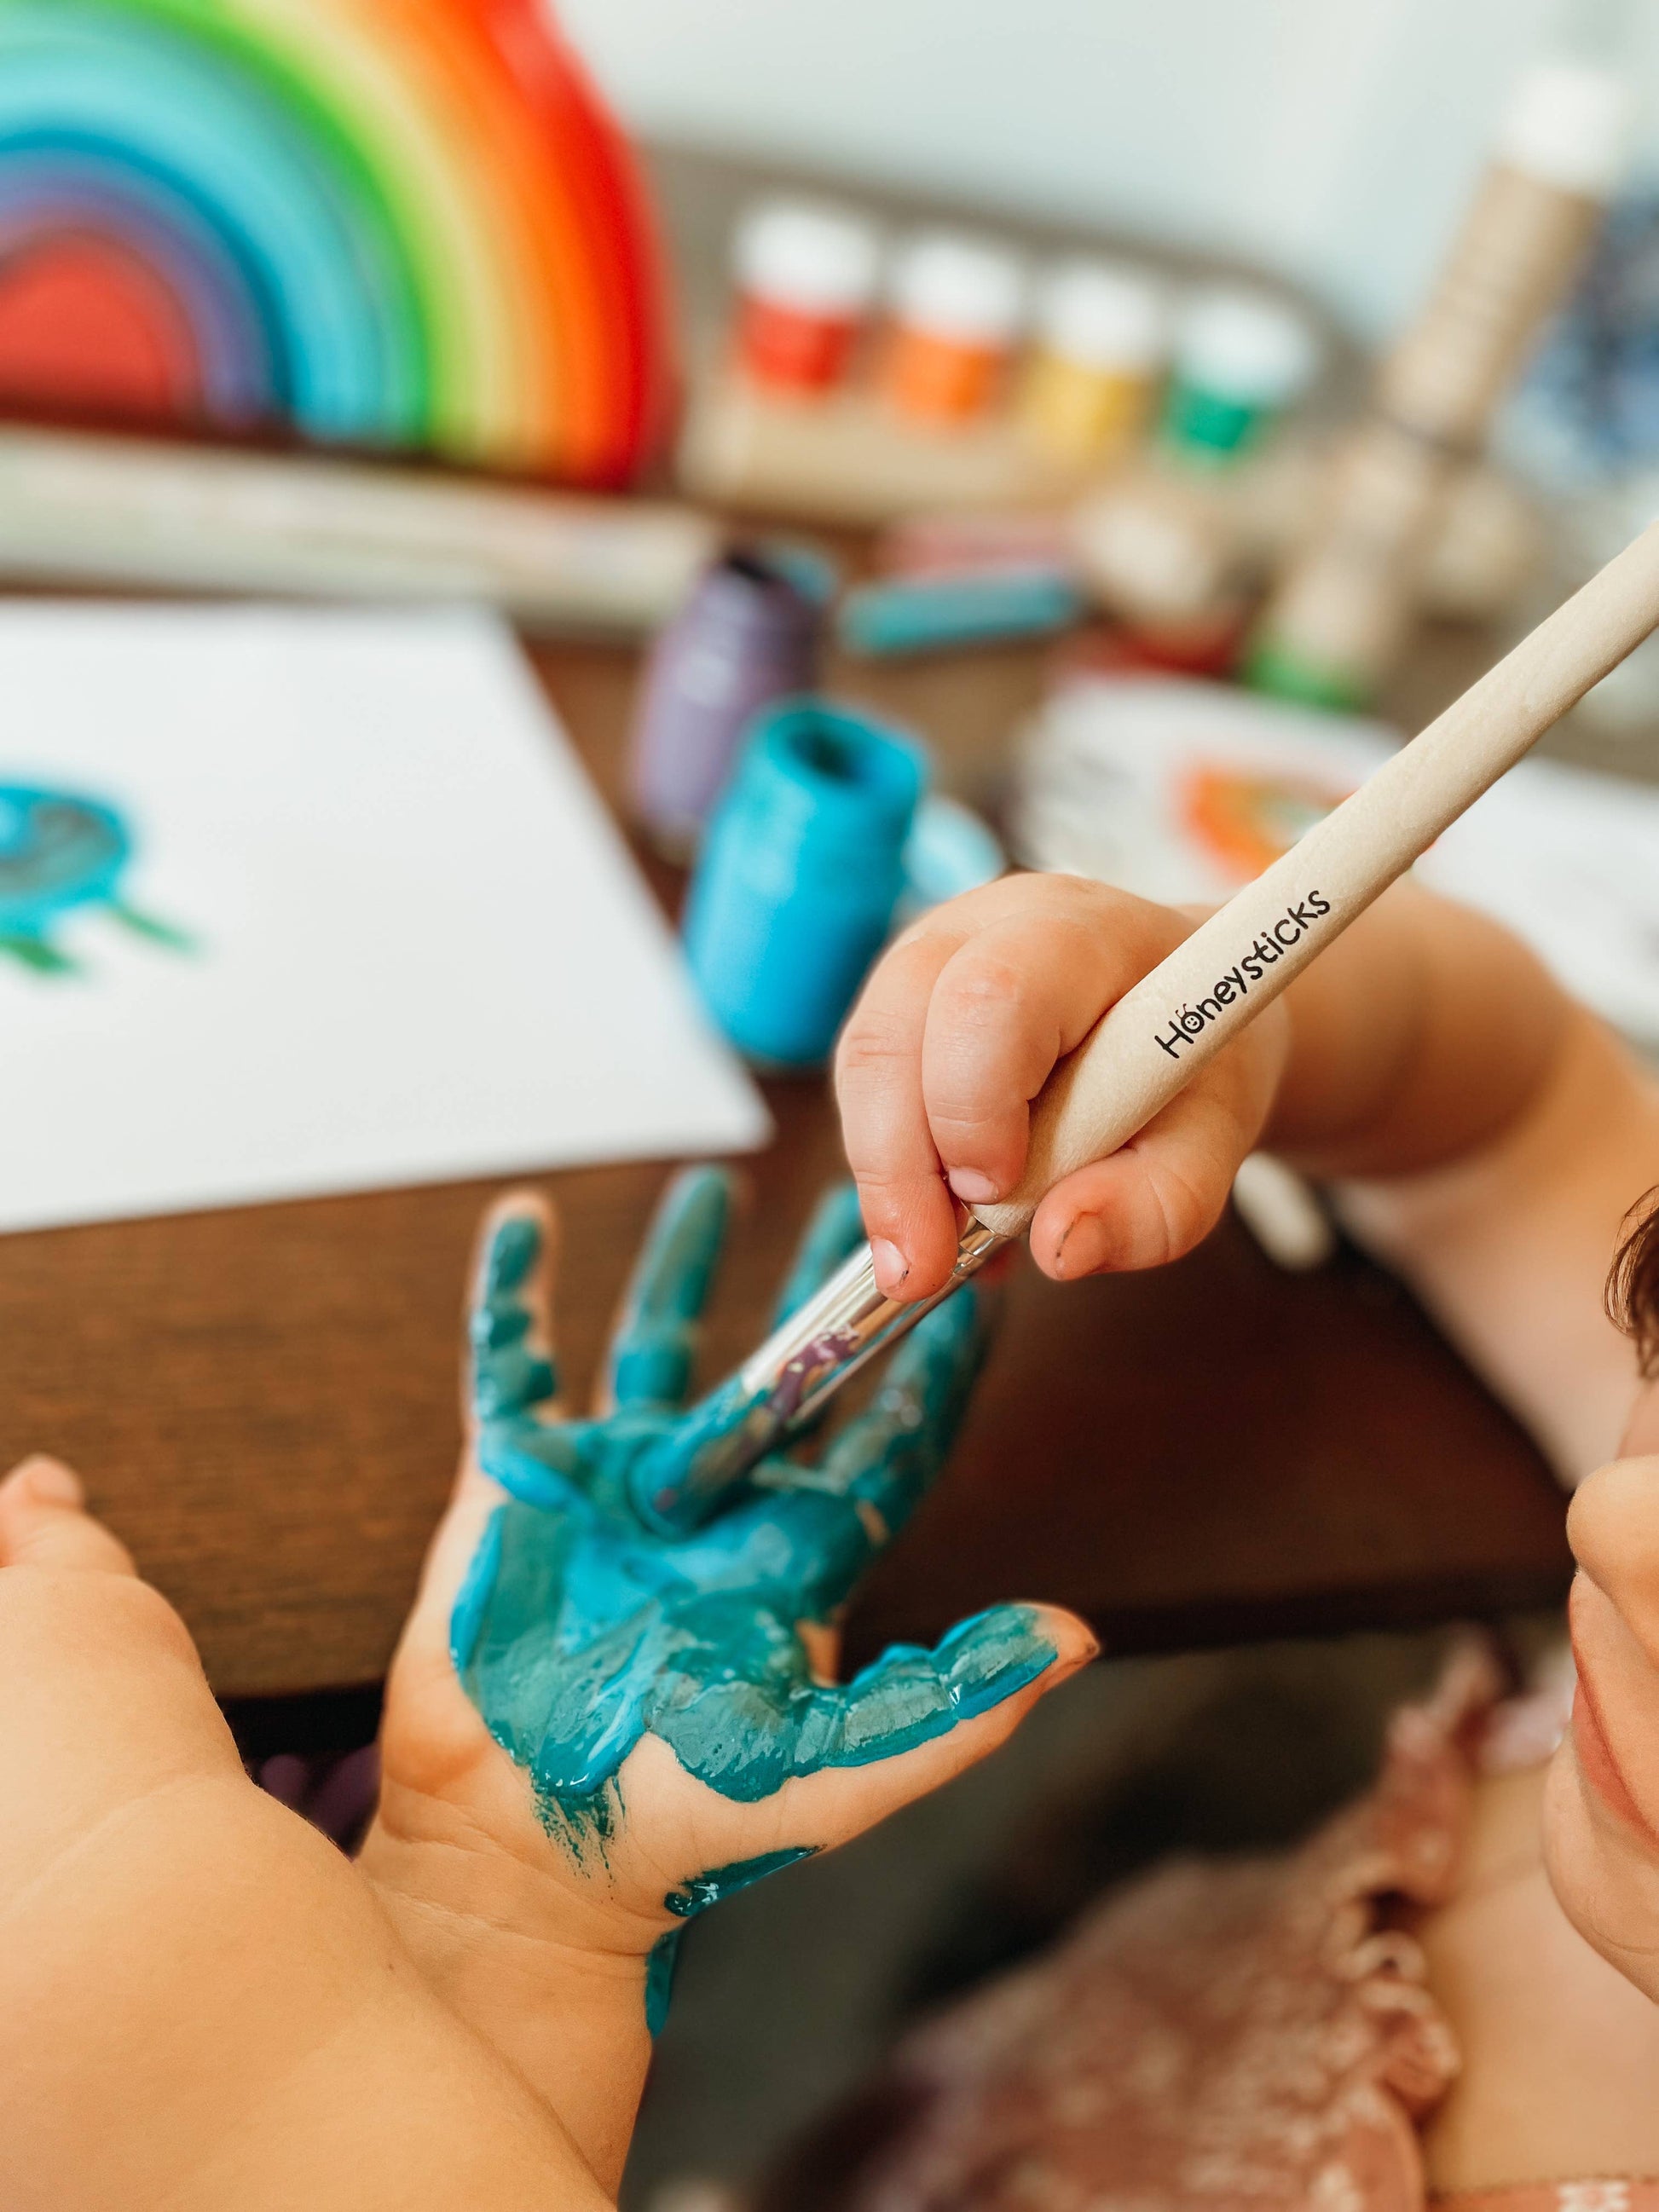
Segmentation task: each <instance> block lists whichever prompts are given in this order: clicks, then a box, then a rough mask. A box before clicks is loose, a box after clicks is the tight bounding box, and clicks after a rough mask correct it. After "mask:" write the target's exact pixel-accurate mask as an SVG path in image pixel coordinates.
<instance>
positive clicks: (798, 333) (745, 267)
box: [732, 199, 881, 396]
mask: <svg viewBox="0 0 1659 2212" xmlns="http://www.w3.org/2000/svg"><path fill="white" fill-rule="evenodd" d="M732 262H733V273H734V275H735V276H736V278H737V285H738V312H737V322H736V328H735V332H734V352H735V356H736V361H737V365H738V369H739V370H740V372H741V373H742V374H743V375H744V376H745V377H747V378H748V379H749V380H750V381H751V382H752V383H755V384H758V385H762V386H765V387H766V388H767V389H768V390H769V391H774V392H793V393H796V394H798V395H802V396H812V395H815V394H820V393H823V392H829V391H832V390H833V389H834V388H835V386H836V385H838V384H839V383H840V382H841V380H842V378H843V376H844V375H845V374H846V372H847V366H848V362H849V360H850V359H851V356H852V353H853V349H854V345H855V344H856V343H857V341H858V338H859V336H860V332H861V331H862V330H863V327H864V324H865V321H866V317H867V316H868V314H869V312H870V307H871V304H872V301H873V300H874V298H875V294H876V286H877V283H878V277H879V275H880V269H881V246H880V240H879V238H878V234H877V232H876V230H875V228H874V227H873V225H872V224H870V223H867V222H864V221H863V220H862V219H861V218H860V217H859V216H854V215H849V214H847V213H844V212H843V211H842V210H840V209H839V208H833V207H827V206H821V205H819V204H817V203H815V202H811V201H807V200H786V199H775V200H763V201H762V202H761V203H760V204H758V205H757V206H756V207H753V208H751V209H750V210H749V212H748V214H747V215H746V216H744V219H743V221H742V222H740V223H739V225H738V232H737V236H736V239H735V240H734V242H733V249H732Z"/></svg>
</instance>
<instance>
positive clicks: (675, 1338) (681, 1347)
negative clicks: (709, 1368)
mask: <svg viewBox="0 0 1659 2212" xmlns="http://www.w3.org/2000/svg"><path fill="white" fill-rule="evenodd" d="M731 1210H732V1178H731V1176H729V1175H726V1174H725V1173H724V1172H723V1171H722V1170H719V1169H708V1168H690V1169H688V1170H685V1172H684V1174H682V1175H678V1176H676V1177H675V1178H674V1181H673V1182H671V1184H670V1185H669V1188H668V1193H667V1195H666V1197H665V1199H664V1200H663V1202H662V1204H661V1206H659V1209H658V1212H657V1217H656V1219H655V1220H654V1222H653V1225H652V1227H651V1231H650V1233H649V1235H648V1236H647V1239H646V1245H645V1250H644V1253H643V1255H641V1260H640V1264H639V1266H638V1267H637V1268H636V1269H635V1273H634V1279H633V1281H632V1283H631V1284H630V1285H629V1291H628V1295H627V1297H626V1298H625V1300H624V1302H623V1320H622V1324H621V1327H620V1328H618V1330H617V1340H616V1345H615V1348H614V1350H613V1352H612V1355H611V1397H612V1399H613V1400H614V1401H615V1402H616V1404H617V1405H618V1406H639V1405H659V1406H678V1405H680V1404H682V1403H683V1402H684V1398H685V1395H686V1393H687V1391H688V1390H689V1389H690V1387H691V1375H692V1369H693V1366H694V1364H695V1361H696V1347H697V1325H698V1323H699V1322H700V1321H701V1319H702V1310H703V1308H704V1306H705V1305H706V1304H708V1293H709V1290H710V1288H711V1286H712V1285H713V1282H714V1270H715V1268H716V1267H717V1266H718V1265H719V1261H720V1249H721V1247H722V1246H723V1244H724V1243H725V1241H726V1221H727V1218H728V1217H729V1215H730V1213H731Z"/></svg>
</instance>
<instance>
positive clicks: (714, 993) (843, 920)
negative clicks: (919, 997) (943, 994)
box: [684, 698, 927, 1068]
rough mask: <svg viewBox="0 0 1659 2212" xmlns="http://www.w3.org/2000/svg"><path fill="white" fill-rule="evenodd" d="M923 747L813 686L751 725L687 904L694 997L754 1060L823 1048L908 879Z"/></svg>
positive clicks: (793, 1062) (798, 1063)
mask: <svg viewBox="0 0 1659 2212" xmlns="http://www.w3.org/2000/svg"><path fill="white" fill-rule="evenodd" d="M926 781H927V768H926V763H925V759H924V756H923V754H922V750H921V746H920V745H919V744H917V743H916V742H915V739H914V738H909V737H907V736H906V735H905V734H904V733H903V732H902V731H898V730H895V729H892V728H890V727H888V726H885V725H884V724H882V723H880V722H878V721H875V720H872V718H871V717H870V716H868V715H866V714H859V713H857V712H855V711H854V710H853V709H851V708H846V707H836V706H831V705H830V704H829V703H828V702H826V701H823V700H821V699H813V698H808V699H792V700H787V701H785V702H782V703H781V704H780V705H778V706H776V707H774V708H770V709H769V711H768V712H766V713H765V714H763V715H762V717H761V719H760V720H759V721H758V722H757V724H756V726H755V728H754V731H753V732H752V734H751V736H750V739H749V742H748V744H746V745H745V747H744V750H743V753H742V754H741V756H740V757H739V759H738V766H737V769H736V771H735V772H734V774H733V775H732V781H731V782H730V784H729V785H728V787H727V788H726V794H725V796H724V798H723V799H721V801H720V806H719V808H718V809H717V811H716V812H715V814H714V819H713V820H712V821H711V823H709V827H708V836H707V838H706V840H705V841H704V844H703V848H702V855H701V857H700V858H699V860H698V862H697V867H696V874H695V875H694V876H693V878H692V879H691V889H690V896H689V897H688V899H687V901H686V908H685V922H684V935H685V949H686V952H687V954H688V956H689V957H690V963H691V970H692V973H693V975H695V976H696V981H697V986H698V988H699V989H700V990H701V992H702V996H703V999H704V1001H705V1003H706V1004H707V1005H708V1009H709V1011H710V1012H711V1013H713V1015H714V1018H715V1020H716V1021H717V1022H718V1023H719V1024H720V1027H721V1028H722V1029H723V1030H725V1031H726V1035H727V1036H729V1037H730V1038H731V1040H732V1042H733V1043H734V1044H735V1045H736V1046H737V1047H738V1050H739V1051H741V1052H743V1053H744V1054H747V1055H748V1057H749V1058H750V1059H751V1060H757V1061H759V1062H760V1063H761V1064H762V1065H763V1066H769V1067H778V1068H809V1067H817V1066H821V1065H822V1064H823V1061H824V1060H827V1059H828V1057H829V1050H830V1048H831V1046H832V1045H833V1044H834V1043H835V1041H836V1030H838V1029H839V1028H840V1027H841V1024H842V1020H843V1019H844V1018H845V1017H846V1014H847V1012H848V1008H849V1007H850V1006H851V1005H852V1003H853V1000H854V998H855V997H856V996H857V995H858V990H859V987H860V984H861V983H862V982H863V981H864V979H865V976H866V975H867V974H868V972H869V969H870V966H871V963H872V962H873V960H874V959H875V957H876V955H877V954H878V952H879V951H880V950H881V948H882V945H883V944H884V941H885V939H886V937H887V933H888V931H889V929H890V927H891V925H892V920H893V910H894V908H895V907H896V905H897V903H898V900H899V895H900V893H901V891H902V889H903V886H904V847H905V841H906V840H907V839H908V836H909V835H910V829H911V825H912V823H914V822H915V813H916V807H917V805H918V803H919V802H920V800H921V793H922V789H923V786H924V784H925V783H926Z"/></svg>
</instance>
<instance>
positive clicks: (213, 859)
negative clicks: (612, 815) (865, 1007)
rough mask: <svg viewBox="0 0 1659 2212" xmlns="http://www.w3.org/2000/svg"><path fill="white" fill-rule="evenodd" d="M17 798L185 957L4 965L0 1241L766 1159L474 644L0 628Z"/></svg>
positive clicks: (590, 821) (451, 630)
mask: <svg viewBox="0 0 1659 2212" xmlns="http://www.w3.org/2000/svg"><path fill="white" fill-rule="evenodd" d="M16 786H22V787H46V788H49V789H52V790H58V791H64V792H68V793H81V794H84V795H86V796H88V797H91V798H94V799H100V800H103V801H105V802H106V803H108V804H109V805H112V806H113V807H115V808H116V809H117V810H118V812H119V814H120V815H121V817H123V819H124V820H125V823H126V824H127V825H128V827H129V828H130V829H131V836H132V839H133V853H132V857H131V862H130V864H129V866H128V867H127V868H126V870H125V873H124V875H123V877H122V879H121V882H120V884H119V885H118V899H119V902H121V903H122V904H123V905H125V906H126V907H129V908H131V909H132V910H133V912H134V913H135V914H137V915H140V916H148V917H150V918H152V919H153V920H155V921H158V922H160V923H162V924H165V925H167V927H170V928H171V929H173V930H175V931H178V932H181V933H185V934H187V936H188V937H189V939H191V940H192V942H191V946H190V948H189V949H186V950H179V949H177V948H176V947H175V946H173V945H168V944H166V943H163V942H160V941H156V940H154V939H149V938H147V937H145V936H143V935H142V934H140V933H137V932H135V930H134V929H133V928H132V927H130V926H129V925H128V924H127V923H126V922H125V921H124V920H123V919H122V917H121V915H120V914H119V912H118V910H116V909H114V908H111V907H110V906H109V905H108V904H99V903H83V904H81V905H78V906H76V907H73V908H69V909H67V910H65V911H64V912H63V913H61V914H60V915H58V916H57V917H56V918H55V919H53V920H52V921H50V922H49V923H48V924H47V925H46V927H45V931H44V933H45V935H46V937H47V939H48V940H49V942H50V944H51V945H52V946H54V947H55V948H56V949H57V950H58V951H61V952H63V953H64V954H66V955H67V956H68V957H70V959H71V960H72V961H73V962H74V963H76V964H75V969H74V970H73V972H70V973H59V974H52V973H43V972H40V971H39V970H38V969H31V968H30V967H28V966H27V965H26V964H25V963H23V962H22V961H21V960H19V959H18V958H17V957H16V956H15V952H14V953H12V954H3V953H0V1038H3V1041H4V1044H3V1069H4V1073H3V1077H0V1229H19V1228H24V1227H37V1226H41V1225H51V1224H56V1223H64V1222H72V1221H86V1220H91V1219H99V1218H118V1217H123V1216H130V1215H137V1214H152V1213H166V1212H181V1211H188V1210H191V1209H194V1208H197V1207H204V1206H226V1205H233V1204H240V1203H244V1202H247V1201H251V1200H268V1199H280V1198H294V1197H299V1196H305V1195H313V1194H322V1193H326V1192H331V1191H343V1190H353V1189H363V1188H374V1187H380V1186H386V1185H392V1184H399V1183H410V1182H434V1181H441V1180H446V1179H449V1178H460V1177H465V1176H485V1175H493V1174H498V1173H499V1174H503V1175H504V1174H507V1173H512V1172H517V1171H521V1170H535V1169H539V1168H550V1167H567V1166H572V1165H575V1164H581V1163H586V1162H592V1161H599V1160H620V1159H635V1158H672V1157H678V1156H682V1155H694V1154H708V1153H717V1152H738V1151H744V1150H747V1149H749V1148H751V1147H752V1146H757V1145H758V1144H761V1143H763V1141H764V1140H765V1139H766V1137H767V1135H768V1133H769V1122H768V1118H767V1115H766V1111H765V1109H764V1107H763V1104H762V1103H761V1100H760V1097H759V1096H758V1094H757V1091H756V1090H755V1088H754V1086H753V1085H751V1084H750V1081H749V1079H748V1078H747V1076H746V1075H745V1074H744V1071H743V1069H742V1068H741V1066H739V1065H738V1061H737V1060H735V1059H734V1057H733V1056H732V1054H731V1053H730V1052H729V1051H728V1050H727V1049H726V1046H725V1045H724V1044H723V1043H722V1042H720V1040H719V1039H718V1038H717V1037H716V1036H714V1034H713V1032H712V1031H711V1030H710V1029H709V1027H708V1024H707V1023H706V1022H705V1020H704V1018H703V1017H702V1014H701V1012H700V1011H699V1010H698V1008H697V1006H696V1000H695V998H694V995H693V992H692V989H691V986H690V981H689V979H688V977H687V975H686V974H685V971H684V968H683V966H682V964H681V962H680V959H679V955H678V949H677V947H676V945H675V943H674V940H673V938H672V935H671V932H670V931H669V930H668V928H667V927H666V926H665V923H664V921H662V919H661V917H660V915H659V913H658V911H657V909H656V908H655V906H654V905H653V902H652V900H651V898H650V896H649V894H648V892H647V890H646V887H645V885H644V884H643V883H642V882H641V879H640V878H639V876H638V874H637V873H636V872H635V868H634V866H633V864H632V862H631V860H629V855H628V853H627V850H626V848H625V847H624V846H623V842H622V840H621V838H620V837H619V836H618V835H617V831H616V829H615V828H614V826H613V825H612V823H611V821H610V819H609V818H608V817H607V816H606V814H605V811H604V808H603V806H602V805H601V803H600V801H599V798H598V796H597V794H596V793H594V791H593V789H592V787H591V785H590V784H589V782H588V781H587V778H586V775H585V774H584V772H583V770H582V769H581V767H580V763H578V761H577V759H576V757H575V756H574V753H573V752H572V751H571V750H570V748H569V746H568V744H567V742H566V741H565V739H564V738H563V736H562V732H560V730H559V729H558V727H557V726H556V723H555V721H554V720H553V719H552V717H551V716H550V714H549V712H548V710H547V708H546V706H545V704H544V702H543V700H542V698H541V696H540V694H539V692H538V690H537V689H536V686H535V684H534V680H533V678H532V676H531V674H530V671H529V670H528V669H527V668H526V665H525V664H524V662H523V660H522V658H521V657H520V653H519V651H518V648H517V647H516V645H515V644H514V643H513V639H512V637H511V635H510V634H509V633H508V632H507V630H506V629H504V628H503V627H501V625H499V624H498V623H495V622H494V621H493V620H492V619H490V618H489V617H486V616H483V615H475V614H471V613H466V612H457V613H454V614H422V615H419V616H409V615H401V614H398V615H392V614H380V613H362V612H343V611H304V610H294V609H276V608H263V607H260V608H248V609H224V610H218V609H199V608H194V607H191V608H179V607H136V606H100V605H86V604H64V605H57V604H48V603H38V602H37V603H27V602H24V603H14V604H12V605H6V606H0V787H16ZM17 829H18V817H17V813H16V810H15V807H14V808H13V809H11V810H10V834H11V836H13V838H15V836H16V833H17ZM7 846H8V809H7V807H6V805H5V803H4V799H3V793H0V863H3V860H4V857H5V854H6V851H7ZM3 884H4V870H3V866H0V890H3ZM4 910H5V909H4V906H3V902H0V915H3V913H4Z"/></svg>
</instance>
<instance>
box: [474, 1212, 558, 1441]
mask: <svg viewBox="0 0 1659 2212" xmlns="http://www.w3.org/2000/svg"><path fill="white" fill-rule="evenodd" d="M541 1255H542V1225H541V1223H540V1222H539V1221H538V1220H537V1219H536V1218H535V1216H534V1215H532V1214H526V1213H516V1214H509V1215H508V1216H507V1218H506V1219H505V1220H504V1221H500V1222H497V1224H496V1225H495V1228H494V1230H492V1231H491V1232H490V1237H489V1243H488V1245H487V1246H486V1247H485V1249H484V1256H483V1266H482V1267H481V1268H480V1270H479V1275H480V1281H479V1287H478V1296H477V1297H476V1298H475V1299H474V1301H473V1305H472V1310H471V1314H470V1315H469V1316H468V1320H467V1336H468V1340H469V1342H470V1344H471V1352H472V1407H473V1411H474V1413H476V1414H477V1416H478V1417H479V1418H480V1419H493V1418H495V1416H497V1415H500V1414H503V1413H518V1412H521V1411H524V1410H526V1408H528V1407H532V1406H538V1405H542V1404H544V1403H545V1402H546V1401H548V1400H549V1399H550V1398H552V1397H553V1396H554V1395H556V1392H557V1389H558V1371H557V1369H556V1367H555V1365H554V1363H553V1362H552V1360H550V1358H548V1357H547V1356H546V1354H545V1353H544V1352H538V1351H535V1350H533V1349H532V1347H531V1346H530V1345H529V1343H528V1342H527V1341H526V1340H527V1339H528V1337H529V1336H530V1334H531V1332H532V1328H533V1327H534V1322H535V1316H534V1315H533V1313H532V1310H531V1308H530V1305H529V1303H528V1301H527V1300H526V1297H525V1295H524V1293H525V1290H526V1285H527V1284H528V1283H529V1281H530V1279H531V1277H532V1275H533V1274H534V1273H535V1271H536V1268H537V1266H538V1263H539V1261H540V1259H541Z"/></svg>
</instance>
